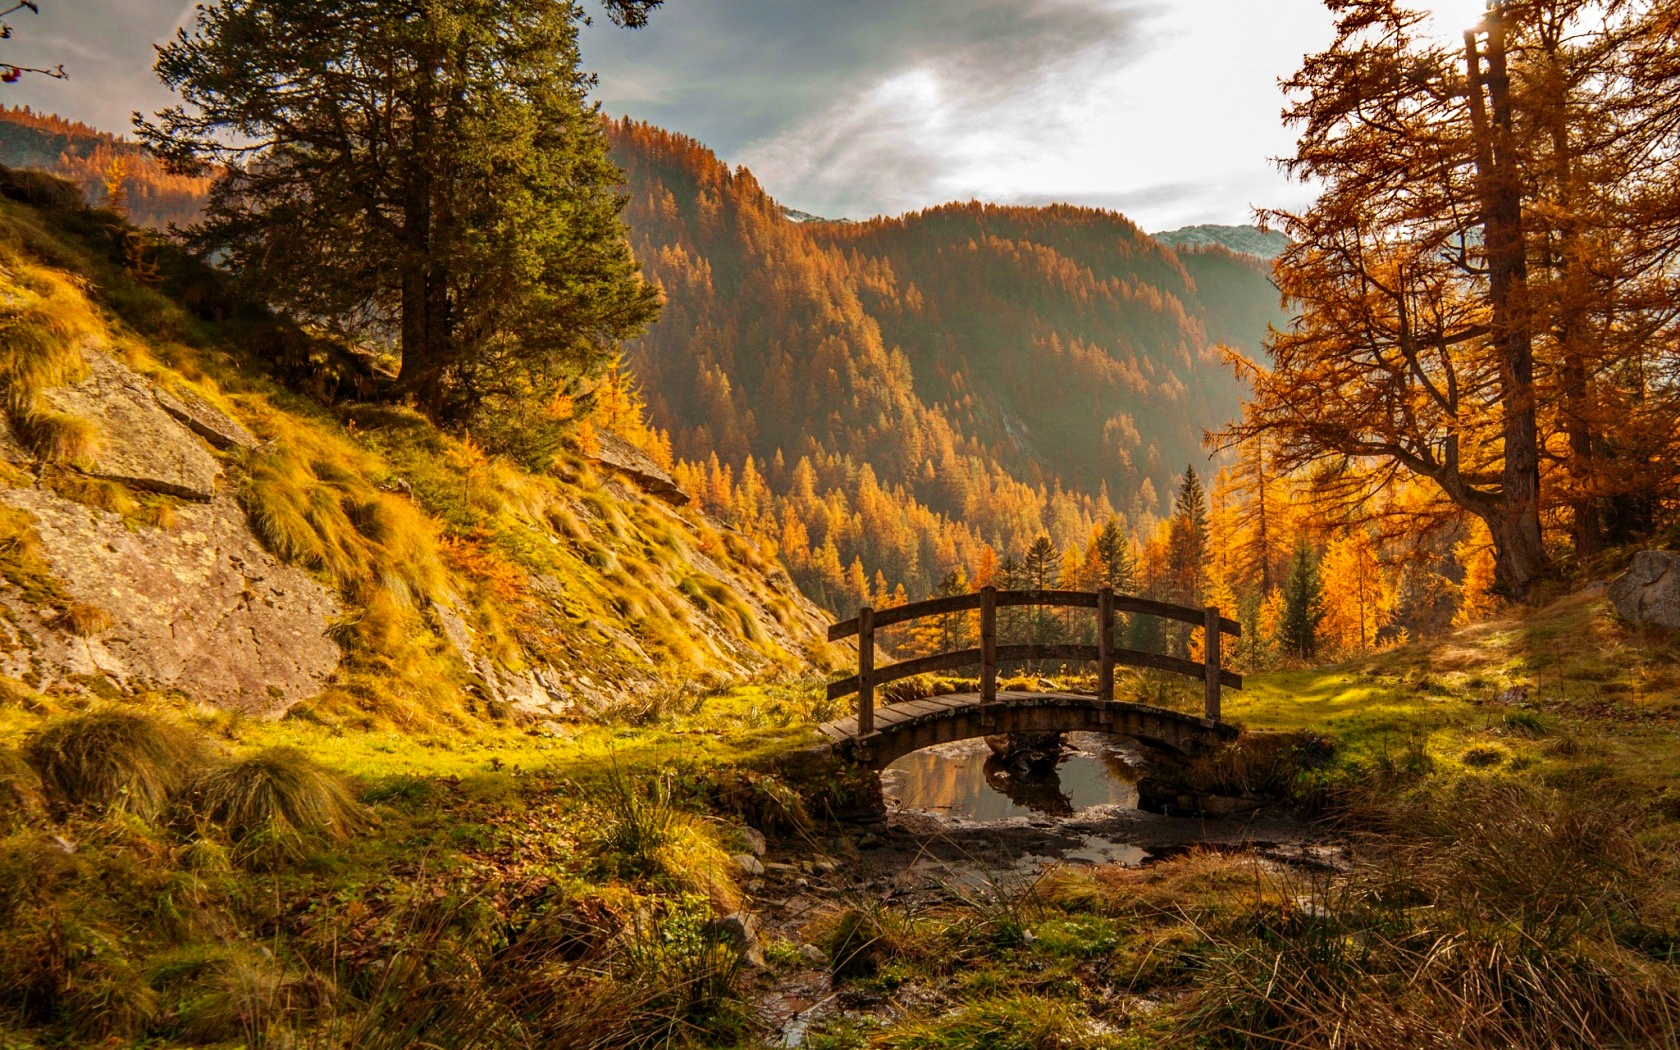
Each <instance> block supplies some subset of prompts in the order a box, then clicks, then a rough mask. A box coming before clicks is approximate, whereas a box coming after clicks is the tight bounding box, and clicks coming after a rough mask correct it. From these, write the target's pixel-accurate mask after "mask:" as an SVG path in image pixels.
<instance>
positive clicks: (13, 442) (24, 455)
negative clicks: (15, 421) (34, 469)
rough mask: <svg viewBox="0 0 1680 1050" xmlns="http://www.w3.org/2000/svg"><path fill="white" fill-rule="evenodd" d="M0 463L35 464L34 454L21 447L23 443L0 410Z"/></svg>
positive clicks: (10, 422) (26, 465)
mask: <svg viewBox="0 0 1680 1050" xmlns="http://www.w3.org/2000/svg"><path fill="white" fill-rule="evenodd" d="M0 463H10V464H12V465H14V466H19V467H29V466H34V465H35V454H34V453H32V452H30V451H29V450H28V449H26V448H24V447H23V443H22V442H20V441H19V440H18V439H17V435H16V434H15V433H13V432H12V421H11V420H10V419H8V418H6V413H5V412H0Z"/></svg>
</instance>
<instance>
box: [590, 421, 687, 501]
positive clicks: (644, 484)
mask: <svg viewBox="0 0 1680 1050" xmlns="http://www.w3.org/2000/svg"><path fill="white" fill-rule="evenodd" d="M595 443H596V446H597V451H596V453H595V455H594V457H592V458H593V459H594V460H595V461H596V462H597V463H600V464H602V465H604V466H608V467H611V468H612V469H613V470H616V471H618V472H619V473H621V474H623V475H625V476H626V477H628V478H629V479H630V480H631V481H634V482H635V483H636V485H637V486H638V487H639V488H641V490H642V491H643V492H646V493H648V494H649V495H653V496H658V497H659V498H660V499H662V500H665V501H666V502H667V503H671V504H674V505H675V506H678V507H680V506H682V505H684V504H685V503H687V502H688V501H689V495H688V493H686V492H684V491H683V490H682V488H681V486H679V485H678V484H677V479H675V478H673V477H672V476H671V475H670V474H667V473H666V472H665V469H664V468H663V467H661V466H660V465H659V464H657V463H655V462H654V461H653V458H652V457H651V456H649V455H648V454H647V453H646V452H643V451H642V450H641V449H639V448H637V447H636V446H635V445H632V444H630V442H628V441H626V440H624V439H623V438H621V437H619V436H618V435H617V434H615V433H613V432H612V431H610V430H604V429H603V430H598V431H596V432H595Z"/></svg>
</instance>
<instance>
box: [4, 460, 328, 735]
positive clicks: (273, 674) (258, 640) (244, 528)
mask: <svg viewBox="0 0 1680 1050" xmlns="http://www.w3.org/2000/svg"><path fill="white" fill-rule="evenodd" d="M194 440H197V439H194ZM0 502H4V503H6V504H9V505H11V506H13V507H17V508H19V509H21V510H24V511H27V512H28V513H29V514H30V515H31V516H32V517H33V518H34V519H35V529H36V531H37V532H39V533H40V535H41V540H42V544H41V546H42V550H43V552H44V554H45V556H46V559H47V562H48V565H49V566H50V568H51V570H52V572H53V574H54V575H55V576H56V577H58V579H59V580H60V581H62V582H63V585H64V586H65V588H66V589H67V590H68V591H69V592H70V597H71V598H73V599H74V600H75V601H78V602H85V603H87V604H89V605H93V606H96V607H98V608H100V609H102V610H104V611H105V612H106V613H107V614H109V616H110V618H111V627H110V629H109V630H106V631H104V632H102V633H100V635H99V636H98V637H95V638H79V637H75V636H73V635H70V634H67V633H66V632H64V631H61V630H58V629H56V628H54V627H52V626H51V621H52V619H53V616H52V613H53V610H50V609H45V608H38V607H34V606H30V605H28V604H27V603H26V602H25V601H24V599H23V596H22V594H21V593H20V592H18V591H17V590H15V589H14V588H11V587H10V586H0V614H3V621H0V674H6V675H10V676H12V677H15V678H27V677H29V676H30V675H31V674H34V675H38V676H40V679H41V681H42V683H43V685H42V688H50V687H51V686H52V685H55V684H69V685H74V684H75V683H76V682H77V681H78V680H82V679H83V676H88V677H93V678H99V677H103V678H105V679H108V680H110V681H111V682H114V683H115V684H116V685H117V686H119V687H120V688H124V689H139V688H159V689H173V690H179V691H180V692H182V693H185V694H187V695H188V696H190V697H192V698H193V699H195V700H199V701H201V702H203V703H206V704H211V705H214V706H216V707H221V708H227V709H232V710H238V711H243V712H246V713H248V714H253V715H260V716H278V715H280V714H283V713H284V712H285V711H286V710H287V709H288V708H290V707H291V706H292V705H293V704H295V703H297V702H298V701H300V700H305V699H308V698H309V697H312V696H315V695H317V694H319V693H320V692H321V690H322V689H323V688H324V687H325V685H326V683H327V681H328V680H329V678H330V677H331V676H332V674H333V672H334V671H335V670H336V669H337V667H338V663H339V659H340V656H341V654H340V652H339V649H338V646H337V645H335V644H334V643H333V642H332V640H331V638H330V637H328V634H327V631H328V628H329V626H330V625H331V623H332V621H333V619H334V618H335V617H336V616H338V614H339V605H338V601H337V599H336V598H335V597H334V596H333V595H332V594H331V593H330V592H329V591H327V590H326V589H325V588H323V587H322V586H321V585H320V584H319V583H318V582H316V580H315V579H314V578H313V577H312V576H310V575H309V573H307V572H305V571H304V570H302V569H300V568H296V567H293V566H289V565H286V564H284V563H282V562H281V561H279V560H278V559H277V558H275V557H274V556H273V555H272V554H270V553H268V551H266V550H264V549H263V547H262V546H261V544H259V543H258V542H257V539H256V537H255V536H254V535H253V534H252V533H251V530H250V528H249V526H248V524H247V522H246V518H245V512H244V511H243V510H241V509H240V507H239V505H238V504H237V503H235V502H234V501H233V500H232V499H229V498H227V497H217V498H216V499H214V500H212V501H211V502H209V503H205V504H202V505H186V506H183V507H181V508H179V509H178V510H177V511H176V515H175V521H174V523H173V524H172V525H171V526H169V527H168V528H150V527H146V528H130V527H129V526H127V525H126V524H124V522H123V520H122V519H121V518H120V517H118V516H117V515H115V514H111V513H109V512H107V511H103V510H99V509H96V508H93V507H88V506H84V505H83V504H80V503H75V502H72V501H70V500H67V499H64V498H62V497H60V496H58V495H56V494H55V493H52V492H50V491H47V490H43V489H23V488H18V489H0Z"/></svg>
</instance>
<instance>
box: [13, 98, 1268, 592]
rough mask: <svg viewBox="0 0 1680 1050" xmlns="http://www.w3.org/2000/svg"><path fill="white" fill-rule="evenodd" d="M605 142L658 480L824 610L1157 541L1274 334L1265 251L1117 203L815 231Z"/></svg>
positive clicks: (107, 167)
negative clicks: (631, 269) (646, 296)
mask: <svg viewBox="0 0 1680 1050" xmlns="http://www.w3.org/2000/svg"><path fill="white" fill-rule="evenodd" d="M612 137H613V142H614V147H615V156H616V158H617V160H618V162H619V163H620V164H621V165H623V166H624V168H625V171H626V177H627V192H628V195H629V204H628V207H627V209H626V217H627V219H628V221H629V224H630V227H631V229H632V231H633V232H632V237H633V241H634V248H635V251H636V254H637V257H638V258H639V260H640V261H641V263H642V265H643V267H644V269H645V271H646V273H647V275H648V277H649V279H650V280H653V281H656V282H657V283H659V284H660V285H661V286H662V288H663V291H664V298H665V307H664V312H663V316H662V318H661V320H660V322H659V323H658V324H657V325H656V326H655V327H654V329H653V330H652V331H651V332H650V334H649V335H648V336H646V337H645V338H644V339H642V340H640V341H639V342H638V343H637V344H636V345H634V346H633V347H632V349H631V352H630V355H629V363H630V366H631V370H632V371H633V373H634V375H635V378H636V379H637V381H638V382H639V383H640V385H641V388H642V391H643V394H644V396H645V398H646V400H647V404H648V409H649V415H650V417H651V422H652V424H653V425H654V426H655V427H657V428H660V429H662V430H664V431H665V432H667V433H668V435H669V437H670V444H671V448H670V452H671V453H673V454H674V458H675V459H676V460H681V461H686V462H687V466H686V467H685V466H684V465H683V464H681V463H673V462H670V461H668V465H671V466H673V467H674V468H675V469H676V472H677V473H678V475H679V477H680V479H681V480H682V481H683V482H684V483H685V484H686V485H687V486H688V487H689V488H690V489H691V490H693V491H694V492H695V495H696V496H697V497H698V498H699V499H700V501H701V503H702V504H703V505H704V506H705V507H706V508H707V509H708V510H710V511H712V512H713V513H714V514H717V515H719V516H720V517H722V518H724V519H725V520H726V521H728V522H730V523H731V524H733V525H735V526H737V527H738V528H741V529H742V530H743V531H746V532H748V533H749V534H752V535H754V536H756V537H757V538H759V539H761V540H765V541H768V545H769V546H774V547H776V548H778V549H779V550H780V552H781V554H782V556H783V558H784V560H785V561H786V562H787V563H788V565H789V568H790V569H791V570H792V572H793V574H794V576H795V578H796V579H797V580H798V581H799V583H800V585H801V586H802V587H803V588H804V589H805V590H806V592H807V593H810V594H813V595H816V596H818V597H819V599H820V600H822V601H824V602H825V603H826V604H828V605H829V606H830V607H831V608H832V609H835V610H838V609H840V608H844V607H845V606H846V605H848V604H850V603H852V602H854V601H856V600H858V599H860V598H863V597H866V596H868V595H869V594H871V593H872V592H873V591H875V590H878V589H879V588H880V586H881V585H885V587H886V588H887V589H889V590H890V589H895V588H896V587H897V586H899V585H902V586H904V587H905V588H906V590H907V592H908V593H910V594H912V595H919V594H921V593H925V592H926V591H927V590H929V589H930V588H932V587H933V586H935V585H936V584H937V582H938V581H939V579H940V578H941V577H942V576H943V575H944V574H946V573H948V572H950V571H952V570H953V569H956V568H959V567H961V568H964V569H966V570H967V571H968V572H969V573H970V575H972V574H973V571H974V568H975V566H976V565H977V564H978V562H979V561H980V560H981V559H982V558H983V557H986V555H985V553H984V551H985V548H986V547H988V546H990V547H992V548H993V549H994V551H995V552H996V554H997V555H998V556H999V557H1006V556H1007V555H1008V554H1010V553H1016V554H1019V553H1020V552H1021V551H1023V550H1024V549H1025V548H1026V546H1027V545H1028V544H1030V543H1031V542H1032V541H1033V540H1034V539H1036V538H1037V537H1039V536H1040V535H1049V536H1050V538H1051V539H1052V541H1053V542H1054V543H1055V545H1056V546H1057V548H1058V549H1063V548H1066V547H1068V546H1071V545H1084V544H1085V543H1086V542H1087V540H1088V538H1089V535H1090V532H1091V529H1092V527H1093V526H1094V525H1096V524H1098V523H1100V522H1101V521H1103V520H1105V519H1107V518H1108V517H1109V516H1110V515H1111V514H1113V513H1114V512H1116V511H1118V512H1121V513H1123V514H1126V515H1127V516H1128V517H1129V518H1130V519H1131V522H1132V524H1133V525H1143V524H1145V523H1146V521H1147V519H1148V518H1150V517H1151V516H1153V515H1156V514H1159V513H1160V512H1161V511H1162V510H1163V507H1162V500H1163V497H1165V496H1166V495H1167V494H1168V493H1169V492H1170V489H1171V484H1172V479H1173V478H1174V477H1175V476H1176V475H1177V474H1179V473H1180V472H1182V471H1183V469H1184V467H1185V465H1186V464H1188V463H1197V464H1201V463H1204V462H1205V459H1206V452H1205V450H1204V449H1203V448H1202V447H1201V435H1202V432H1203V430H1204V429H1207V428H1211V427H1214V426H1217V425H1219V424H1221V423H1223V422H1225V421H1226V420H1227V419H1229V418H1230V417H1231V416H1232V415H1233V414H1234V413H1235V411H1236V406H1237V404H1238V399H1239V396H1240V389H1239V386H1238V384H1237V382H1236V381H1235V380H1234V378H1233V377H1232V375H1231V373H1230V372H1229V370H1227V369H1226V368H1225V367H1224V366H1223V365H1222V364H1221V363H1220V361H1219V356H1218V353H1217V351H1216V349H1215V347H1216V345H1217V344H1218V343H1220V342H1226V343H1230V344H1233V345H1237V346H1240V347H1243V348H1244V349H1247V350H1255V349H1257V347H1258V344H1259V341H1260V339H1261V337H1262V336H1263V335H1264V333H1265V329H1266V325H1267V324H1268V323H1273V322H1277V321H1279V320H1280V319H1281V313H1280V311H1279V308H1278V303H1277V296H1276V293H1275V291H1274V290H1273V289H1272V287H1271V285H1270V284H1269V282H1268V280H1267V277H1266V274H1265V271H1264V268H1263V265H1262V264H1261V263H1259V262H1258V261H1257V260H1255V259H1252V258H1248V257H1245V256H1240V255H1236V254H1233V253H1231V252H1228V251H1226V250H1224V249H1222V248H1218V247H1210V248H1205V249H1200V250H1194V251H1188V250H1181V251H1175V250H1173V249H1171V248H1168V247H1166V246H1164V245H1163V244H1161V243H1160V242H1158V241H1156V240H1154V239H1152V238H1150V237H1149V236H1148V235H1147V234H1145V233H1143V232H1142V231H1141V230H1140V229H1139V228H1138V227H1136V226H1135V225H1133V224H1132V223H1131V222H1129V221H1127V220H1126V219H1125V218H1124V217H1122V216H1119V215H1116V214H1114V213H1111V212H1103V211H1098V210H1093V209H1087V208H1075V207H1069V206H1052V207H1044V208H1019V207H999V206H991V205H982V204H974V203H969V204H951V205H946V206H943V207H940V208H934V209H930V210H928V211H925V212H922V213H919V214H914V215H907V216H903V217H900V218H894V219H876V220H872V221H869V222H863V223H835V222H823V221H814V222H805V223H800V222H794V221H790V220H789V219H788V218H787V216H786V214H785V211H784V209H783V208H782V207H781V206H780V205H779V204H777V203H776V202H775V201H774V200H773V199H772V198H771V197H770V196H769V195H768V194H767V193H766V192H765V191H764V190H763V189H762V188H761V187H760V186H759V185H758V183H757V182H756V180H755V179H754V178H753V176H752V174H751V173H750V172H747V171H745V170H744V169H734V170H732V169H730V168H729V167H728V165H726V164H724V163H723V162H722V161H720V160H719V159H718V158H717V157H716V156H715V155H714V154H712V153H711V152H710V151H709V150H707V149H706V148H705V147H704V146H703V145H701V144H700V143H698V142H696V141H695V140H693V139H690V138H687V137H684V136H681V135H675V134H671V133H669V132H665V131H662V130H660V129H657V128H653V127H651V126H647V125H641V124H635V123H632V122H628V121H626V122H619V123H616V124H614V125H613V126H612ZM0 163H11V164H17V165H31V166H40V167H45V168H48V169H49V170H53V171H55V172H57V173H59V174H62V175H64V176H66V177H68V178H71V179H72V180H73V181H75V182H77V183H78V185H80V186H81V187H82V188H83V191H84V193H85V194H86V195H87V197H88V199H90V200H93V201H96V202H100V201H104V200H106V198H107V193H106V187H105V182H106V179H107V178H108V177H116V176H120V179H119V182H120V185H121V186H122V187H123V189H124V192H125V193H126V194H127V202H126V207H127V211H128V214H129V216H130V217H131V218H132V219H133V220H134V221H135V222H137V223H140V224H143V225H144V224H150V225H163V224H166V223H167V222H170V221H176V222H179V221H184V220H187V219H190V218H191V215H192V212H193V209H194V208H195V207H196V200H197V199H198V197H199V196H200V195H201V194H202V192H203V188H204V187H203V185H202V184H201V183H200V182H199V181H198V180H182V179H176V177H174V176H169V175H167V174H166V173H164V172H163V171H162V170H161V168H159V167H158V166H157V165H156V163H155V162H154V161H152V160H150V159H149V158H147V157H146V156H145V155H144V154H142V153H140V152H139V148H138V147H137V146H136V145H134V144H132V143H129V142H126V141H125V140H122V139H119V138H116V137H114V136H109V135H104V134H103V133H100V132H97V131H94V130H93V129H90V128H86V127H84V126H81V125H76V124H72V123H69V122H65V121H62V120H59V119H57V118H54V117H50V116H44V115H41V114H35V113H29V112H25V111H19V110H8V111H0ZM113 165H115V167H114V166H113ZM171 180H175V181H171ZM655 451H656V452H657V451H658V450H655ZM661 458H662V457H661ZM749 459H750V460H751V462H750V464H749Z"/></svg>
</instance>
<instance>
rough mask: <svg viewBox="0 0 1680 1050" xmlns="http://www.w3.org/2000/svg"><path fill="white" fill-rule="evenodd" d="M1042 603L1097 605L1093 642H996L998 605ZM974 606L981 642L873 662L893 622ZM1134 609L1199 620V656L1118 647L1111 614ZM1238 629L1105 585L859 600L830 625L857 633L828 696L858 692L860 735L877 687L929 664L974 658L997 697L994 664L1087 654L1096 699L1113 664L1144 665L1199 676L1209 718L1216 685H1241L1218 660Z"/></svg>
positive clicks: (1109, 688) (926, 670)
mask: <svg viewBox="0 0 1680 1050" xmlns="http://www.w3.org/2000/svg"><path fill="white" fill-rule="evenodd" d="M1021 605H1044V606H1057V607H1062V608H1074V609H1095V610H1097V644H1096V645H999V644H998V641H997V611H998V610H999V609H1004V608H1009V607H1011V606H1021ZM975 609H978V610H980V645H979V646H978V647H977V648H970V649H959V650H956V651H954V652H949V653H935V654H933V655H931V656H921V657H917V658H915V659H912V660H900V661H899V662H898V663H894V664H889V665H887V666H886V667H876V666H875V632H876V631H877V630H879V629H881V628H883V627H890V626H892V625H893V624H899V623H907V622H909V621H911V620H920V619H924V618H926V617H930V616H945V615H949V614H951V613H964V612H972V611H973V610H975ZM1116 613H1134V614H1140V615H1144V616H1158V617H1162V618H1164V619H1169V620H1179V621H1182V622H1184V623H1188V624H1191V625H1193V626H1196V627H1200V628H1202V632H1203V645H1202V650H1203V653H1204V654H1205V656H1204V659H1203V661H1202V662H1201V663H1197V662H1196V661H1194V660H1186V659H1184V658H1182V657H1178V656H1168V655H1166V654H1165V653H1152V652H1147V651H1144V650H1140V649H1124V648H1120V647H1117V646H1116V645H1115V644H1114V616H1115V614H1116ZM1227 634H1229V635H1234V636H1237V637H1241V636H1242V626H1241V625H1240V624H1238V623H1237V622H1236V621H1235V620H1230V619H1227V618H1225V617H1224V616H1221V615H1220V612H1219V609H1218V608H1217V607H1216V606H1211V605H1210V606H1208V607H1206V608H1203V609H1192V608H1190V607H1189V606H1184V605H1172V604H1170V603H1168V602H1158V601H1154V600H1152V599H1149V598H1134V597H1132V596H1131V595H1127V594H1116V593H1114V590H1113V589H1112V588H1109V587H1104V588H1103V589H1102V590H1100V591H1060V590H1042V591H1000V590H998V589H997V588H995V587H983V588H981V589H980V590H979V591H978V592H977V593H974V594H957V595H952V596H950V597H946V598H929V599H928V600H927V601H922V602H911V603H910V604H909V605H897V606H894V607H892V608H890V609H880V610H876V609H872V608H870V607H869V606H867V605H866V606H864V607H863V608H861V609H859V610H858V614H857V616H856V617H855V618H853V619H850V620H843V621H841V622H840V623H837V624H835V625H834V626H832V627H830V628H829V629H828V640H829V641H831V642H837V641H840V640H841V639H843V638H850V637H852V636H854V635H855V636H856V637H857V640H858V669H857V674H855V675H851V676H850V677H847V678H842V679H840V680H839V681H836V682H830V683H829V685H828V696H829V699H831V700H833V699H837V698H839V697H842V696H848V695H850V694H852V693H856V694H857V697H858V704H857V710H858V714H857V721H858V733H859V735H862V734H865V733H871V732H874V730H875V687H876V686H880V685H885V684H887V683H888V682H896V681H898V680H899V679H901V678H910V677H912V676H914V675H919V674H930V673H932V672H934V671H949V670H953V669H955V668H958V667H966V666H969V665H972V664H979V665H980V698H981V700H982V701H985V702H989V701H992V700H995V699H997V676H998V665H999V664H1001V663H1005V662H1017V661H1024V660H1091V661H1095V662H1096V664H1097V699H1099V700H1101V701H1103V702H1105V703H1106V702H1110V701H1112V700H1113V699H1114V669H1115V667H1117V666H1123V667H1145V668H1150V669H1152V670H1156V671H1171V672H1173V673H1175V674H1182V675H1187V676H1189V677H1191V678H1200V679H1201V680H1202V683H1203V713H1204V714H1205V715H1206V717H1207V718H1209V719H1212V720H1213V721H1216V722H1217V721H1219V717H1220V710H1219V708H1220V690H1221V688H1222V687H1223V686H1230V687H1231V688H1232V689H1241V688H1242V676H1241V675H1239V674H1236V673H1234V672H1231V671H1227V670H1225V668H1224V667H1223V666H1222V664H1221V662H1220V648H1221V646H1220V639H1221V637H1222V636H1223V635H1227Z"/></svg>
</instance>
